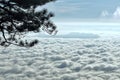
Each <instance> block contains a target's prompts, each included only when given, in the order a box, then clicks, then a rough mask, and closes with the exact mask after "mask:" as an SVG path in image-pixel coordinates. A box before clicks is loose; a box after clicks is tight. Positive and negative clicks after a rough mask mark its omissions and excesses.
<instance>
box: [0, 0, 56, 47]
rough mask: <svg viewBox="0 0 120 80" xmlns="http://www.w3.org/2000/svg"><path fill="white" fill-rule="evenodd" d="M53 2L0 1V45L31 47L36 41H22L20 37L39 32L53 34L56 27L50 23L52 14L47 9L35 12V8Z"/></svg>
mask: <svg viewBox="0 0 120 80" xmlns="http://www.w3.org/2000/svg"><path fill="white" fill-rule="evenodd" d="M53 1H55V0H0V45H1V46H9V45H11V44H13V45H17V46H24V47H32V46H34V45H35V44H37V43H38V40H34V41H31V42H27V40H25V41H23V40H22V39H21V36H22V35H24V34H26V33H28V32H40V31H41V30H43V31H45V32H47V33H49V34H55V33H56V32H57V30H56V26H55V25H54V24H53V23H52V21H51V17H54V14H53V13H52V12H48V10H47V9H43V10H41V11H38V12H37V11H35V9H36V7H37V6H42V5H45V4H46V3H49V2H53Z"/></svg>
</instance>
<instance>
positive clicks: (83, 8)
mask: <svg viewBox="0 0 120 80" xmlns="http://www.w3.org/2000/svg"><path fill="white" fill-rule="evenodd" d="M43 7H45V8H48V10H49V11H52V12H54V13H55V18H54V19H55V20H57V21H64V20H65V21H73V20H74V21H79V20H101V19H102V20H113V19H114V20H119V18H120V0H57V1H56V2H52V3H48V4H46V5H45V6H43ZM38 9H39V8H38Z"/></svg>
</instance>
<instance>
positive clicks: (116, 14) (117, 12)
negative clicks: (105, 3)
mask: <svg viewBox="0 0 120 80" xmlns="http://www.w3.org/2000/svg"><path fill="white" fill-rule="evenodd" d="M113 17H114V18H115V19H120V7H117V8H116V10H115V12H114V13H113Z"/></svg>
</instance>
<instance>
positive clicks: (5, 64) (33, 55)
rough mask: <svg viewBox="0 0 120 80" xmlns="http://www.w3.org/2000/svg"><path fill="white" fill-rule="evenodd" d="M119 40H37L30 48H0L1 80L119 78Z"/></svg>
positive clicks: (103, 79) (112, 79)
mask: <svg viewBox="0 0 120 80" xmlns="http://www.w3.org/2000/svg"><path fill="white" fill-rule="evenodd" d="M119 46H120V41H119V40H118V39H117V40H115V39H114V40H113V39H108V40H104V39H97V40H95V39H92V40H91V39H41V40H40V43H39V45H37V46H34V47H32V48H30V49H28V48H20V47H16V46H11V47H9V48H7V49H6V50H4V48H3V47H0V79H1V80H105V79H107V80H114V79H116V80H119V76H120V74H119V72H120V68H119V64H120V62H119V61H120V58H119V56H120V54H119V52H120V47H119Z"/></svg>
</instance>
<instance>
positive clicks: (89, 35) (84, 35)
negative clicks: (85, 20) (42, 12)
mask: <svg viewBox="0 0 120 80" xmlns="http://www.w3.org/2000/svg"><path fill="white" fill-rule="evenodd" d="M34 36H37V37H43V38H84V39H87V38H88V39H89V38H100V36H99V35H97V34H93V33H79V32H71V33H68V34H61V35H54V36H51V35H46V34H37V35H34Z"/></svg>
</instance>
